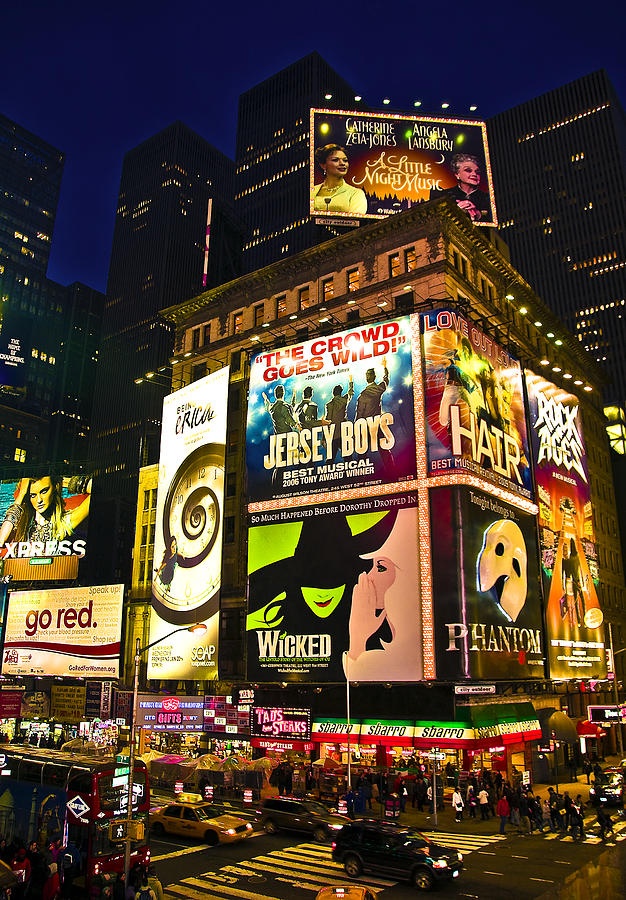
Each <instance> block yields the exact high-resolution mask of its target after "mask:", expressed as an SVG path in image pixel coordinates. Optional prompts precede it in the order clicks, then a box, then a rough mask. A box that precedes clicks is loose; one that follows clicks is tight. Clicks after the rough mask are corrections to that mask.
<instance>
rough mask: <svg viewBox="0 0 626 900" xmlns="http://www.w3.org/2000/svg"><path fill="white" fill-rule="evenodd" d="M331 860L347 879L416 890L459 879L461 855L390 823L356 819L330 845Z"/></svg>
mask: <svg viewBox="0 0 626 900" xmlns="http://www.w3.org/2000/svg"><path fill="white" fill-rule="evenodd" d="M332 846H333V860H334V861H335V862H338V863H341V864H342V865H343V867H344V869H345V871H346V874H347V875H349V876H350V878H358V877H359V876H360V875H361V873H362V872H371V873H373V874H375V875H384V876H387V877H392V878H401V879H406V880H408V881H410V882H411V884H412V885H413V886H414V887H416V888H417V889H418V890H422V891H429V890H431V889H432V888H433V887H434V886H435V885H436V884H437V883H438V882H441V881H447V880H451V879H453V878H458V876H459V875H460V873H461V870H462V869H463V855H462V854H461V853H459V852H458V851H457V850H451V849H450V848H448V847H442V846H440V845H439V844H436V843H434V842H433V841H431V840H430V839H429V838H427V837H425V836H424V835H423V834H421V833H420V832H418V831H414V830H412V829H410V828H406V827H404V826H401V825H397V824H395V823H392V822H378V821H376V820H375V819H357V820H355V821H354V822H350V824H349V825H345V826H344V827H343V828H342V829H341V831H340V832H338V833H337V835H336V837H335V839H334V841H333V845H332Z"/></svg>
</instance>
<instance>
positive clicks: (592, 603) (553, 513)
mask: <svg viewBox="0 0 626 900" xmlns="http://www.w3.org/2000/svg"><path fill="white" fill-rule="evenodd" d="M526 384H527V389H528V403H529V410H530V433H531V442H532V452H533V461H534V470H535V481H536V485H537V501H538V504H539V539H540V549H541V571H542V576H543V583H544V595H545V597H546V608H545V620H546V635H547V640H548V659H549V665H550V675H551V677H552V678H576V677H578V678H580V677H585V676H594V677H600V678H603V677H606V658H605V653H604V628H603V624H602V623H603V620H604V616H603V613H602V609H601V608H600V601H599V599H598V593H597V585H598V582H599V571H598V554H597V548H596V542H595V532H594V527H593V510H592V507H591V491H590V486H589V470H588V466H587V453H586V449H585V443H584V438H583V430H582V421H581V415H580V409H579V402H578V399H577V398H576V397H575V396H574V395H573V394H569V393H567V392H566V391H563V390H561V389H560V388H558V387H556V386H555V385H554V384H552V383H551V382H548V381H546V380H545V379H544V378H542V377H541V376H538V375H535V374H534V373H532V372H530V371H527V372H526Z"/></svg>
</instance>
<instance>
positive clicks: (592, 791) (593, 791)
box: [589, 788, 596, 797]
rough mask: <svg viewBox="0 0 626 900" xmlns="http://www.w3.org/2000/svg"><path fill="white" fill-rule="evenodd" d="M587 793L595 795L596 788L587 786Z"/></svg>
mask: <svg viewBox="0 0 626 900" xmlns="http://www.w3.org/2000/svg"><path fill="white" fill-rule="evenodd" d="M589 793H590V794H593V795H594V797H595V794H596V789H595V788H589Z"/></svg>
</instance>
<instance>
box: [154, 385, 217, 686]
mask: <svg viewBox="0 0 626 900" xmlns="http://www.w3.org/2000/svg"><path fill="white" fill-rule="evenodd" d="M228 378H229V369H228V368H227V367H225V368H222V369H219V370H218V371H217V372H214V373H213V374H212V375H207V376H206V377H205V378H201V379H200V380H199V381H194V382H193V383H192V384H190V385H188V386H187V387H185V388H182V389H181V390H180V391H176V392H175V393H173V394H170V395H169V396H168V397H166V398H165V400H164V401H163V424H162V429H161V454H160V459H159V483H158V492H157V511H156V532H155V542H154V564H155V570H154V578H153V581H152V607H153V614H152V616H151V619H150V643H152V642H154V641H158V644H157V645H156V646H155V647H153V648H152V650H151V651H150V656H149V660H148V677H149V678H177V679H182V678H185V679H190V678H194V679H200V680H213V679H216V678H217V641H218V628H219V598H220V585H221V574H222V534H223V509H224V465H225V441H226V410H227V398H228ZM201 622H204V623H205V624H206V626H207V630H206V632H205V633H204V634H203V635H200V636H199V635H198V634H193V633H191V632H186V631H180V632H179V633H178V634H176V635H174V636H172V637H171V638H169V639H165V636H166V635H168V634H169V632H171V631H172V630H174V629H175V627H176V626H179V627H181V628H182V627H184V626H185V625H188V626H191V625H194V624H195V623H201Z"/></svg>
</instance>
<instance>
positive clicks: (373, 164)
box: [310, 109, 497, 225]
mask: <svg viewBox="0 0 626 900" xmlns="http://www.w3.org/2000/svg"><path fill="white" fill-rule="evenodd" d="M310 134H311V148H310V149H311V155H310V167H311V168H310V172H311V187H310V190H311V195H310V213H311V215H312V216H315V217H320V216H332V217H337V218H338V219H357V220H358V219H359V218H363V217H371V218H377V219H381V218H385V217H386V216H389V215H393V214H394V213H398V212H402V211H403V210H405V209H409V208H410V207H411V206H414V205H415V204H416V203H421V202H423V201H424V200H430V199H433V198H438V197H445V196H447V197H450V198H451V199H452V200H454V201H455V202H456V203H457V205H458V206H459V208H460V209H463V210H464V212H466V213H467V214H468V215H469V216H470V218H471V219H472V221H473V222H475V223H477V224H485V225H496V224H497V220H496V211H495V203H494V197H493V188H492V178H491V166H490V162H489V149H488V146H487V132H486V128H485V123H484V122H477V121H475V120H468V119H450V118H443V117H442V118H439V117H432V116H431V117H424V116H407V115H385V114H384V113H365V112H361V111H358V112H355V111H352V112H349V111H341V110H328V109H312V110H311V130H310Z"/></svg>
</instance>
